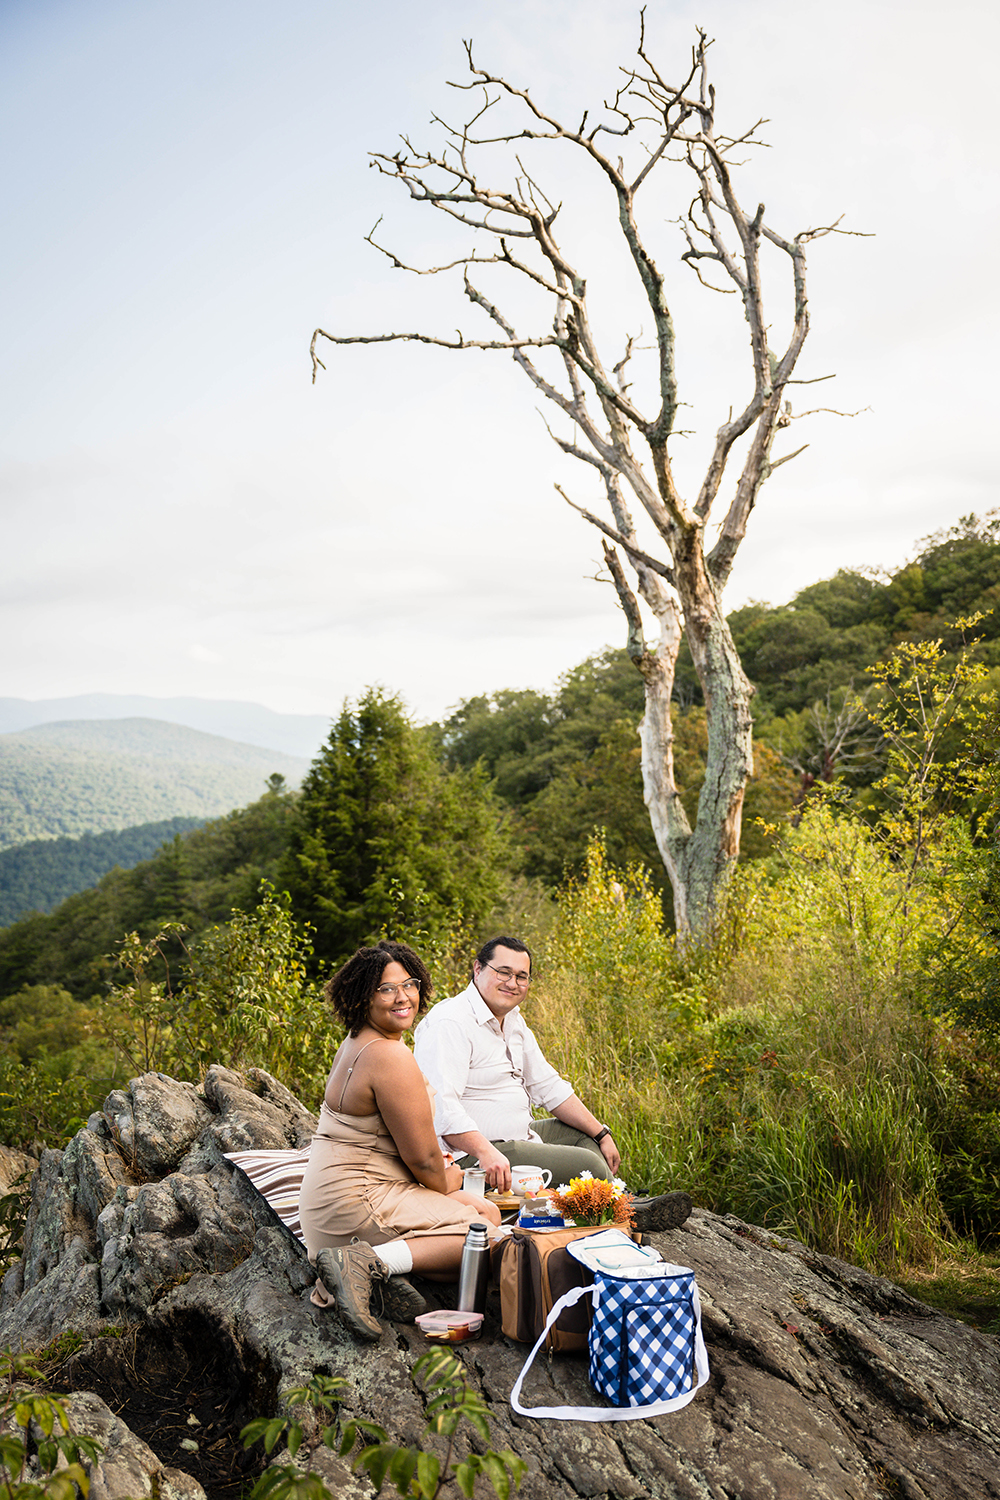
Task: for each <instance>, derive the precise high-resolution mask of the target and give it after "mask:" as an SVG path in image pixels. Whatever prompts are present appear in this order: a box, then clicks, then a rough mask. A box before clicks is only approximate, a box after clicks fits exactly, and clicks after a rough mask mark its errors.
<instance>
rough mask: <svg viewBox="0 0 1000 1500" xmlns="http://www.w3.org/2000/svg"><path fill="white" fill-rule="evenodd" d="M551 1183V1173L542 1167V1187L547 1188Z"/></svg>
mask: <svg viewBox="0 0 1000 1500" xmlns="http://www.w3.org/2000/svg"><path fill="white" fill-rule="evenodd" d="M551 1181H552V1173H551V1172H550V1171H549V1169H548V1167H543V1168H542V1187H548V1185H549V1183H550V1182H551Z"/></svg>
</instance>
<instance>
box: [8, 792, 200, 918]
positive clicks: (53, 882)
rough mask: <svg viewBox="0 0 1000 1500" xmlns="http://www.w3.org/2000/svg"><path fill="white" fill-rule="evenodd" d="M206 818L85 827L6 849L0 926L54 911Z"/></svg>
mask: <svg viewBox="0 0 1000 1500" xmlns="http://www.w3.org/2000/svg"><path fill="white" fill-rule="evenodd" d="M203 822H204V819H201V818H166V819H164V820H162V821H161V822H159V823H141V824H140V825H139V826H138V827H137V828H125V829H122V831H121V832H113V833H85V834H83V835H82V837H80V838H78V839H67V838H58V839H34V840H33V841H32V842H31V843H30V844H19V845H18V846H17V847H16V848H14V849H2V850H0V927H7V926H9V924H10V923H11V922H16V921H17V919H18V918H19V917H23V916H25V915H26V914H27V913H28V912H32V911H39V912H50V911H53V910H54V909H55V907H57V906H58V905H59V903H60V902H61V901H65V899H66V897H67V896H75V895H76V893H77V891H86V890H90V889H91V887H92V886H95V885H97V883H98V881H99V880H100V879H101V877H102V876H104V875H106V874H107V873H108V871H109V870H113V869H115V868H118V869H121V870H132V869H134V868H135V866H136V865H138V864H141V863H142V862H143V861H144V860H147V859H151V858H152V857H153V855H154V854H155V853H156V851H157V849H159V848H160V847H161V846H162V845H163V844H166V843H169V842H170V841H171V840H172V839H174V838H175V837H176V836H177V835H178V834H182V833H189V832H190V831H191V829H192V828H200V827H202V826H203Z"/></svg>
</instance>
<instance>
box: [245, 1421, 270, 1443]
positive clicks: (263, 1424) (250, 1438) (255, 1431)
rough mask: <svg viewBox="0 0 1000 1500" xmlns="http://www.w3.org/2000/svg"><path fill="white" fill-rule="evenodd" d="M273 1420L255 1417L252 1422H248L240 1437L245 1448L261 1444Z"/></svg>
mask: <svg viewBox="0 0 1000 1500" xmlns="http://www.w3.org/2000/svg"><path fill="white" fill-rule="evenodd" d="M272 1420H273V1418H271V1417H255V1418H254V1420H253V1421H252V1422H248V1423H247V1425H246V1426H245V1427H243V1428H241V1430H240V1437H241V1438H242V1439H243V1446H244V1448H250V1447H252V1446H253V1444H254V1443H256V1442H259V1441H260V1439H261V1438H262V1437H263V1436H264V1434H265V1432H266V1431H267V1429H268V1427H269V1426H270V1425H271V1422H272Z"/></svg>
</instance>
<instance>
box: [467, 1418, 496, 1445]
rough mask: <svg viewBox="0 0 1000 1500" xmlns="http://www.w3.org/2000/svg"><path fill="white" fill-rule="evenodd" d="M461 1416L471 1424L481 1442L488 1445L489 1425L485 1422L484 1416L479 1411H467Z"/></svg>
mask: <svg viewBox="0 0 1000 1500" xmlns="http://www.w3.org/2000/svg"><path fill="white" fill-rule="evenodd" d="M463 1415H464V1416H465V1417H466V1418H467V1419H468V1420H469V1421H470V1422H471V1423H472V1425H473V1427H474V1428H475V1429H476V1431H477V1432H478V1433H479V1436H480V1437H481V1438H482V1439H483V1441H484V1442H486V1443H488V1442H489V1440H490V1424H489V1422H488V1421H487V1420H486V1417H485V1415H484V1414H483V1413H482V1412H480V1411H467V1412H464V1413H463Z"/></svg>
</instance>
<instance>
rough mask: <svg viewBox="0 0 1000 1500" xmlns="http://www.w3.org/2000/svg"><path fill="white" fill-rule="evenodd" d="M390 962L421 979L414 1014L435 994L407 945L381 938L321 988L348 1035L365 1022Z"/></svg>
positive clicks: (348, 962) (424, 966) (425, 1007)
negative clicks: (380, 940)
mask: <svg viewBox="0 0 1000 1500" xmlns="http://www.w3.org/2000/svg"><path fill="white" fill-rule="evenodd" d="M391 963H397V964H402V965H403V968H404V969H405V970H406V972H407V973H408V974H409V975H410V977H411V978H412V979H419V980H420V1004H419V1005H418V1006H417V1015H418V1016H422V1015H423V1013H424V1011H425V1010H426V1009H427V1001H428V1000H429V998H430V996H431V995H433V993H434V986H433V985H432V984H431V976H430V975H429V974H428V972H427V966H426V965H425V963H424V962H423V960H422V959H420V958H418V957H417V955H416V954H415V953H414V951H413V949H412V948H410V947H408V946H407V944H406V943H390V942H387V941H386V940H385V939H384V938H383V940H382V942H380V943H377V944H376V945H375V947H374V948H359V949H358V951H357V953H353V954H352V955H351V957H350V958H349V959H348V960H347V962H346V964H342V965H341V967H340V968H339V969H338V970H337V972H336V974H334V976H333V978H332V979H329V980H327V983H326V985H325V986H324V988H323V994H324V995H325V996H326V998H327V999H328V1000H329V1002H330V1004H331V1005H332V1006H333V1008H334V1010H335V1011H336V1012H337V1015H338V1016H339V1017H340V1019H341V1020H342V1021H343V1023H344V1025H345V1026H346V1027H347V1029H348V1031H349V1032H350V1034H351V1036H357V1034H358V1032H359V1031H360V1030H361V1028H362V1026H363V1025H364V1024H365V1022H366V1021H367V1020H368V1012H369V1009H370V1008H371V1003H372V1000H373V999H374V996H375V991H376V990H377V989H378V987H379V985H380V984H381V982H382V975H383V974H384V973H385V970H386V966H387V965H388V964H391Z"/></svg>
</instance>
